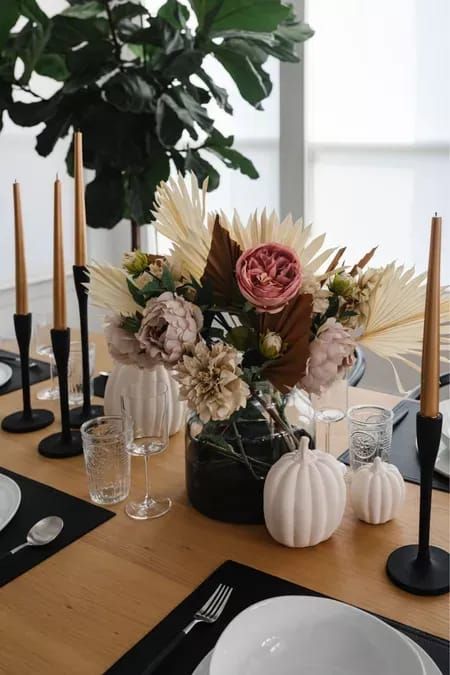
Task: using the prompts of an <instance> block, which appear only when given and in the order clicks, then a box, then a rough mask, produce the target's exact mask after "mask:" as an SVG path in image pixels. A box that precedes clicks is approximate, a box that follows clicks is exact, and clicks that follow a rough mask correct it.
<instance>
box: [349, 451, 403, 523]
mask: <svg viewBox="0 0 450 675" xmlns="http://www.w3.org/2000/svg"><path fill="white" fill-rule="evenodd" d="M350 494H351V498H352V506H353V510H354V512H355V514H356V516H357V517H358V518H359V519H360V520H363V521H364V522H366V523H371V524H372V525H379V524H381V523H387V521H388V520H392V518H395V516H396V515H397V514H398V512H399V510H400V509H401V507H402V505H403V502H404V501H405V481H404V480H403V477H402V475H401V473H400V471H399V470H398V469H397V467H396V466H394V465H393V464H389V463H388V462H383V461H382V460H381V459H380V457H376V458H375V460H374V462H373V463H371V464H369V465H367V466H362V467H361V468H359V469H358V470H357V471H356V473H355V474H354V476H353V478H352V485H351V490H350Z"/></svg>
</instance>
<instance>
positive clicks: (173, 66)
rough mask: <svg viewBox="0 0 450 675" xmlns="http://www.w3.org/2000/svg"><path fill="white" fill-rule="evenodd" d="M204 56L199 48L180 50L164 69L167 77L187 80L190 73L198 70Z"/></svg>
mask: <svg viewBox="0 0 450 675" xmlns="http://www.w3.org/2000/svg"><path fill="white" fill-rule="evenodd" d="M203 58H204V54H203V52H201V51H200V50H199V49H186V50H183V51H180V53H179V54H177V55H176V56H175V57H174V58H173V59H172V60H171V61H170V62H169V64H168V66H167V67H166V68H165V70H164V75H165V77H166V78H170V79H178V80H185V79H187V78H188V77H190V75H193V74H195V73H197V72H198V70H199V68H200V66H201V64H202V61H203Z"/></svg>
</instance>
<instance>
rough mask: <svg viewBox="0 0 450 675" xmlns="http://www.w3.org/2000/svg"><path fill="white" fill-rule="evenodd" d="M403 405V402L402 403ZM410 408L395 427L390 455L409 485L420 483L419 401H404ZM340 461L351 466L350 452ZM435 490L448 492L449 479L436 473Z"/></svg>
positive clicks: (343, 455) (434, 478) (391, 460)
mask: <svg viewBox="0 0 450 675" xmlns="http://www.w3.org/2000/svg"><path fill="white" fill-rule="evenodd" d="M402 403H403V402H402ZM404 404H405V405H406V406H407V408H408V415H407V416H406V417H405V419H404V420H402V422H400V423H399V424H398V425H397V426H396V427H394V432H393V434H392V446H391V450H390V453H389V461H390V462H391V463H392V464H395V466H396V467H398V469H399V471H400V473H401V474H402V476H403V478H404V479H405V480H407V481H408V482H409V483H417V484H419V483H420V464H419V458H418V456H417V446H416V414H417V412H418V410H419V403H418V401H409V400H406V399H405V401H404ZM339 459H340V460H341V462H344V464H349V452H348V450H346V451H345V452H344V453H343V454H342V455H341V456H340V457H339ZM433 488H434V489H435V490H442V491H443V492H448V491H449V488H450V484H449V480H448V478H445V477H444V476H441V475H440V474H439V473H436V472H435V473H434V476H433Z"/></svg>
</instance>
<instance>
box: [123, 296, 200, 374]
mask: <svg viewBox="0 0 450 675" xmlns="http://www.w3.org/2000/svg"><path fill="white" fill-rule="evenodd" d="M202 325H203V315H202V312H201V310H200V308H199V307H197V306H196V305H193V304H192V303H191V302H188V301H187V300H185V299H184V298H182V297H181V296H179V295H175V294H174V293H170V292H169V291H167V292H166V293H161V295H160V296H159V297H158V298H151V299H150V300H149V301H148V302H147V306H146V308H145V310H144V316H143V319H142V324H141V327H140V329H139V331H138V332H137V333H136V337H137V339H138V342H139V344H140V346H141V348H142V349H144V350H145V352H146V353H147V354H148V356H149V357H150V358H152V359H155V360H157V361H158V362H159V363H161V362H162V363H163V364H165V365H168V364H174V363H176V362H177V361H179V360H180V358H181V357H182V355H183V354H184V353H185V352H186V350H187V348H188V347H191V346H192V345H194V344H196V342H197V341H198V334H199V331H200V330H201V328H202Z"/></svg>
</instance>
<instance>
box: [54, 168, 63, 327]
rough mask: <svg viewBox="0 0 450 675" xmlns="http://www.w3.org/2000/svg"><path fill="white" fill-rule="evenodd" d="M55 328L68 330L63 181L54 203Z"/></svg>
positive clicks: (55, 188)
mask: <svg viewBox="0 0 450 675" xmlns="http://www.w3.org/2000/svg"><path fill="white" fill-rule="evenodd" d="M53 327H54V328H58V329H61V328H66V283H65V277H64V246H63V233H62V215H61V181H60V180H58V176H57V177H56V180H55V186H54V202H53Z"/></svg>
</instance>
